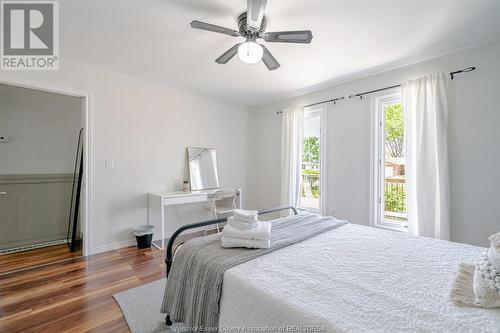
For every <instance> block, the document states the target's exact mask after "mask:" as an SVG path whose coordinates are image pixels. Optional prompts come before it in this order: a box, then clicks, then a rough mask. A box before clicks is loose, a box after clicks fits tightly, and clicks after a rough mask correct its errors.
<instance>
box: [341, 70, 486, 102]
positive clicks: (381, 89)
mask: <svg viewBox="0 0 500 333" xmlns="http://www.w3.org/2000/svg"><path fill="white" fill-rule="evenodd" d="M475 69H476V67H467V68H463V69H459V70H458V71H454V72H451V73H450V79H451V80H453V79H454V78H455V75H457V74H461V73H467V72H472V71H473V70H475ZM397 87H401V85H400V84H397V85H394V86H390V87H385V88H380V89H375V90H370V91H365V92H362V93H359V94H352V95H350V96H349V98H355V97H359V98H360V99H361V98H363V96H364V95H368V94H372V93H376V92H379V91H383V90H387V89H393V88H397Z"/></svg>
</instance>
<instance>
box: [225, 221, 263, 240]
mask: <svg viewBox="0 0 500 333" xmlns="http://www.w3.org/2000/svg"><path fill="white" fill-rule="evenodd" d="M222 237H232V238H241V239H252V240H270V239H271V223H270V222H269V221H262V222H260V224H259V226H258V227H255V228H252V229H249V230H240V229H238V228H236V227H234V226H233V225H232V223H227V224H226V225H225V226H224V229H223V230H222Z"/></svg>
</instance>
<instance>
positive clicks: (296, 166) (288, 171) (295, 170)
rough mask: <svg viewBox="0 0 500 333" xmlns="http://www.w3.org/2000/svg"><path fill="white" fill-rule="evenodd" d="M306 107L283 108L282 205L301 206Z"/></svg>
mask: <svg viewBox="0 0 500 333" xmlns="http://www.w3.org/2000/svg"><path fill="white" fill-rule="evenodd" d="M303 141H304V107H302V106H300V107H296V108H293V109H286V110H283V117H282V123H281V200H280V201H281V205H284V206H294V207H298V206H299V200H300V188H301V185H302V184H301V183H302V177H301V166H302V143H303Z"/></svg>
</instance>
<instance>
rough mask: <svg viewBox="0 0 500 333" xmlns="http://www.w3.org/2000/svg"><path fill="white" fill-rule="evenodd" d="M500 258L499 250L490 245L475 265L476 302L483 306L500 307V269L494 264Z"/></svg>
mask: <svg viewBox="0 0 500 333" xmlns="http://www.w3.org/2000/svg"><path fill="white" fill-rule="evenodd" d="M490 258H491V259H493V260H491V259H490ZM499 258H500V255H499V254H498V252H497V251H495V249H494V248H493V247H490V249H489V250H488V251H487V252H485V253H484V254H483V258H482V259H481V260H480V261H478V262H477V263H476V265H475V270H474V303H475V304H476V305H477V306H480V307H482V308H496V307H500V270H498V269H497V265H496V264H495V265H494V262H495V263H496V262H497V261H498V259H499Z"/></svg>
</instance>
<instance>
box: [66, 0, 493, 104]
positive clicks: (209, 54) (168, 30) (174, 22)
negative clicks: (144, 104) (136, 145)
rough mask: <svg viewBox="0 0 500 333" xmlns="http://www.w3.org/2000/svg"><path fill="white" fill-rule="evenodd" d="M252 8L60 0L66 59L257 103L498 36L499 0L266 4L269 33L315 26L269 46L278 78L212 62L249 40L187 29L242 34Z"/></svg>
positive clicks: (286, 0) (186, 0) (235, 0)
mask: <svg viewBox="0 0 500 333" xmlns="http://www.w3.org/2000/svg"><path fill="white" fill-rule="evenodd" d="M245 9H246V1H245V0H231V1H229V0H226V1H223V0H176V1H170V0H141V1H138V0H122V1H118V0H114V1H113V0H91V1H89V0H85V1H84V0H71V1H69V0H68V1H60V15H59V16H60V35H61V43H60V50H61V51H60V52H61V55H62V58H63V60H64V59H65V58H66V59H71V60H75V61H79V62H83V63H88V64H91V65H95V66H98V67H104V68H108V69H111V70H114V71H119V72H124V73H128V74H131V75H134V76H138V77H141V78H145V79H148V80H153V81H160V82H163V83H166V84H169V85H173V86H177V87H180V88H185V89H189V90H192V91H197V92H202V93H206V94H209V95H213V96H215V97H218V98H225V99H230V100H232V101H235V102H238V103H242V104H246V105H259V104H263V103H266V102H269V101H271V100H276V99H280V98H284V97H288V96H291V95H294V94H297V93H298V92H300V91H306V90H310V89H313V88H314V87H318V86H323V85H325V84H327V83H333V82H336V81H337V82H338V81H339V80H344V79H347V78H349V77H354V76H360V75H362V74H363V73H367V72H369V71H373V69H374V68H377V69H384V68H390V67H393V66H396V65H401V64H405V63H410V62H414V61H417V60H420V59H424V58H428V57H432V56H436V55H440V54H443V53H447V52H450V51H454V50H457V49H460V48H465V47H467V46H471V45H474V44H478V43H481V42H485V41H490V40H493V39H497V38H499V37H500V35H499V34H500V1H499V0H496V1H495V0H464V1H460V0H446V1H445V0H392V1H389V0H268V4H267V9H266V17H267V19H268V28H267V31H283V30H300V29H310V30H312V32H313V36H314V38H313V40H312V43H311V44H309V45H302V44H279V43H267V46H268V48H269V49H270V50H271V52H272V53H273V54H274V56H275V57H276V58H277V59H278V61H279V62H280V63H281V68H279V69H278V70H275V71H273V72H269V71H268V70H267V69H266V67H265V66H264V64H262V63H259V64H256V65H248V64H244V63H242V62H240V61H239V59H238V58H237V57H235V58H233V59H232V60H231V61H230V62H229V63H228V64H226V65H219V64H217V63H215V62H214V60H215V59H216V58H217V57H218V56H219V55H221V54H222V53H223V52H224V51H226V50H227V49H229V48H230V47H231V46H233V45H234V44H235V43H237V42H239V41H240V40H241V39H242V38H234V37H230V36H226V35H221V34H217V33H211V32H207V31H201V30H194V29H191V27H190V25H189V23H190V22H191V21H192V20H193V19H197V20H201V21H205V22H209V23H213V24H217V25H222V26H225V27H228V28H232V29H236V28H237V24H236V18H237V17H238V15H239V14H241V13H242V12H244V11H245ZM62 66H64V64H62Z"/></svg>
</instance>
